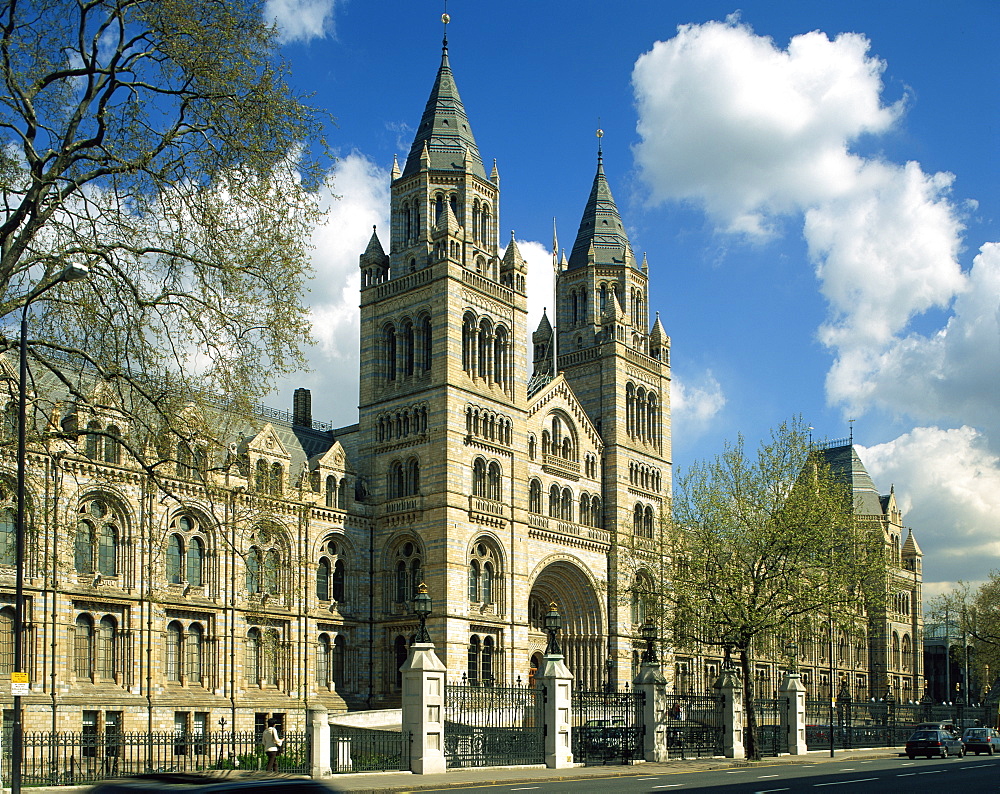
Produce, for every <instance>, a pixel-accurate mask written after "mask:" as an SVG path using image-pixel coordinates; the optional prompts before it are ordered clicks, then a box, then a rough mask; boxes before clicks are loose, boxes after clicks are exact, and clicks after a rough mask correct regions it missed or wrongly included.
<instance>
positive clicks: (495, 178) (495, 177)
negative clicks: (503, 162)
mask: <svg viewBox="0 0 1000 794" xmlns="http://www.w3.org/2000/svg"><path fill="white" fill-rule="evenodd" d="M490 182H492V183H493V184H494V185H496V186H497V187H500V172H499V171H497V158H496V157H494V158H493V170H492V171H490Z"/></svg>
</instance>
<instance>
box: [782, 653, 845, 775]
mask: <svg viewBox="0 0 1000 794" xmlns="http://www.w3.org/2000/svg"><path fill="white" fill-rule="evenodd" d="M778 692H780V693H781V698H780V699H779V700H780V701H781V704H782V706H783V707H784V708H783V710H782V713H781V725H782V727H783V728H784V729H785V735H786V736H787V737H788V752H789V754H791V755H805V754H806V687H805V684H803V683H802V677H801V676H800V675H799V674H798V673H797V672H794V673H792V672H788V673H785V677H784V679H783V680H782V682H781V686H780V687H778ZM831 729H832V726H831Z"/></svg>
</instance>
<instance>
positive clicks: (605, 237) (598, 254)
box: [569, 152, 634, 270]
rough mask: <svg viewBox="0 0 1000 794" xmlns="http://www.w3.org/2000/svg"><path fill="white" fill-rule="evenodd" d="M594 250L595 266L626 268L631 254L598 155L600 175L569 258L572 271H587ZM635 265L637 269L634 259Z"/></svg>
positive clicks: (593, 188)
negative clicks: (590, 255) (589, 257)
mask: <svg viewBox="0 0 1000 794" xmlns="http://www.w3.org/2000/svg"><path fill="white" fill-rule="evenodd" d="M591 246H593V253H594V262H595V264H598V265H624V264H625V260H626V259H628V258H630V257H627V256H625V254H624V253H623V252H624V251H627V250H630V247H629V241H628V237H627V236H626V234H625V227H624V226H622V218H621V215H619V214H618V206H617V205H616V204H615V199H614V196H612V195H611V187H610V186H609V185H608V180H607V177H605V175H604V156H603V155H602V154H601V153H600V152H598V153H597V174H596V175H595V176H594V184H593V187H591V189H590V198H588V199H587V206H586V207H585V208H584V210H583V218H582V219H581V220H580V228H579V230H578V231H577V233H576V242H574V243H573V250H572V252H571V253H570V255H569V269H570V270H572V269H573V268H576V267H584V266H585V265H586V264H587V259H588V256H587V255H588V252H589V251H590V249H591ZM632 259H633V262H632V264H633V265H634V258H632Z"/></svg>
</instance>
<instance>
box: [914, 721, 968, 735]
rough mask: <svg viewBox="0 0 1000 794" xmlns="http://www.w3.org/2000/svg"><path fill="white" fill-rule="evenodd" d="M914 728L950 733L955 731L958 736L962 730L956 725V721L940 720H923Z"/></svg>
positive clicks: (916, 729)
mask: <svg viewBox="0 0 1000 794" xmlns="http://www.w3.org/2000/svg"><path fill="white" fill-rule="evenodd" d="M913 730H915V731H948V733H953V734H955V735H956V736H959V735H960V734H961V731H960V730H959V729H958V727H957V726H956V725H955V723H954V722H947V721H939V722H921V723H920V724H919V725H914V726H913Z"/></svg>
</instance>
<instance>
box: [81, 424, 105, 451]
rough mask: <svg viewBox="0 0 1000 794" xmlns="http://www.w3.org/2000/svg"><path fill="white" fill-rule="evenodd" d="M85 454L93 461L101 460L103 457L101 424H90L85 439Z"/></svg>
mask: <svg viewBox="0 0 1000 794" xmlns="http://www.w3.org/2000/svg"><path fill="white" fill-rule="evenodd" d="M83 454H84V455H86V456H87V457H88V458H90V459H91V460H99V459H100V457H101V423H100V422H88V423H87V435H86V437H85V438H84V443H83Z"/></svg>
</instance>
